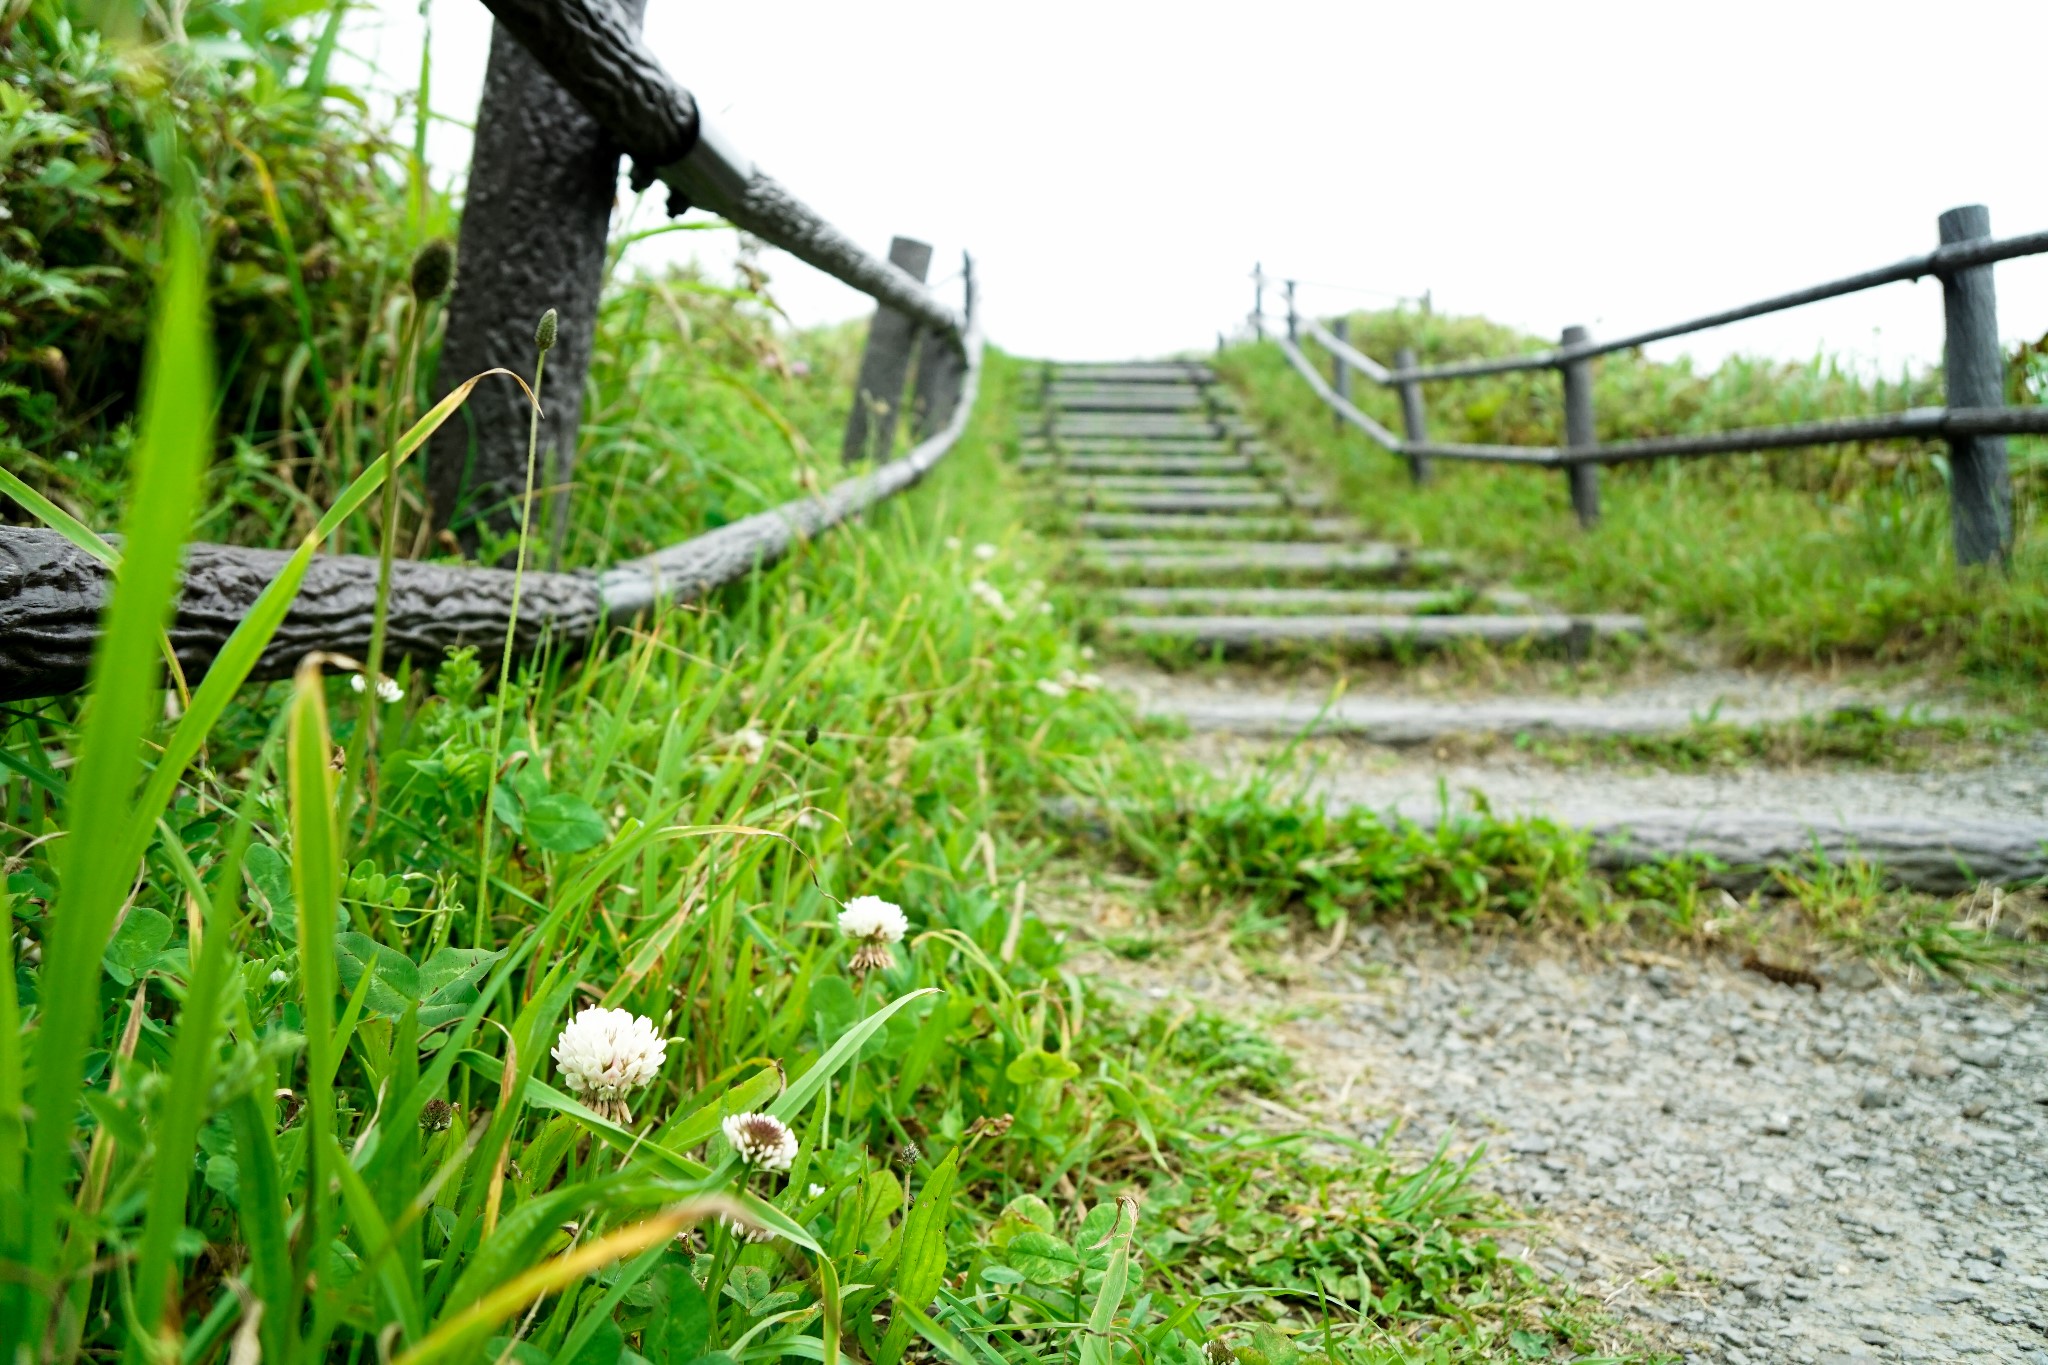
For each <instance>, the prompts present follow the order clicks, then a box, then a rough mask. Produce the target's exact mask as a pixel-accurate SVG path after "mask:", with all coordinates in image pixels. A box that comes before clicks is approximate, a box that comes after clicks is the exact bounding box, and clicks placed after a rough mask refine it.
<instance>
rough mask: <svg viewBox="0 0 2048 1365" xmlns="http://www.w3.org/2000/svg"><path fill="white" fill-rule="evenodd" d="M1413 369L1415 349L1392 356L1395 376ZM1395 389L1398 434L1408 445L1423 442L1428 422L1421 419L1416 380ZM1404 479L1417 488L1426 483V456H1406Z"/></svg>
mask: <svg viewBox="0 0 2048 1365" xmlns="http://www.w3.org/2000/svg"><path fill="white" fill-rule="evenodd" d="M1414 368H1415V348H1414V347H1413V346H1403V347H1402V348H1401V349H1400V350H1398V351H1396V352H1394V369H1395V371H1396V372H1397V373H1403V372H1406V371H1408V370H1412V369H1414ZM1399 387H1400V390H1401V434H1402V435H1403V436H1404V437H1406V438H1407V439H1409V440H1411V441H1427V440H1428V439H1429V418H1428V417H1427V415H1425V413H1424V411H1423V407H1422V382H1421V381H1420V380H1416V379H1404V380H1402V381H1401V382H1400V386H1399ZM1408 477H1409V478H1410V479H1412V480H1413V481H1414V482H1415V483H1416V484H1417V485H1418V486H1419V485H1421V484H1425V483H1428V482H1429V457H1428V456H1426V455H1410V456H1409V457H1408Z"/></svg>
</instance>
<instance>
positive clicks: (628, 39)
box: [484, 0, 699, 169]
mask: <svg viewBox="0 0 2048 1365" xmlns="http://www.w3.org/2000/svg"><path fill="white" fill-rule="evenodd" d="M484 3H485V5H486V6H487V7H488V8H489V9H490V11H491V14H492V15H493V17H495V18H496V19H497V21H498V25H499V26H500V27H502V28H504V29H506V30H508V31H509V32H510V34H511V35H512V36H513V37H515V38H517V39H518V40H519V42H520V44H521V46H523V47H524V48H525V49H526V51H528V52H530V53H532V54H533V55H534V56H535V57H536V58H538V59H539V62H540V64H541V65H542V66H543V67H545V68H546V70H547V73H548V75H550V76H552V77H553V78H554V81H555V83H556V84H557V85H558V86H560V87H561V88H562V89H563V90H565V91H567V92H568V93H569V94H570V95H572V96H573V97H574V98H575V99H576V101H577V103H579V104H580V105H581V106H582V107H583V108H584V109H585V110H587V111H589V114H590V116H591V117H592V118H593V119H595V121H596V122H598V123H599V124H602V125H603V126H604V128H605V129H606V131H608V132H609V133H610V134H611V135H612V138H613V140H614V141H615V142H616V143H617V144H618V145H619V146H620V147H622V148H624V149H625V151H626V152H627V153H628V154H630V155H631V156H632V157H633V159H634V160H635V161H637V162H639V163H640V164H641V166H642V168H643V169H645V168H652V167H657V166H666V165H670V164H673V163H675V162H678V161H681V160H682V159H683V157H684V156H686V155H687V154H688V153H689V151H690V149H691V148H692V147H694V146H696V144H697V133H698V126H699V125H698V115H697V101H696V100H695V99H694V98H692V97H691V95H690V92H689V91H687V90H685V89H683V87H682V86H681V85H679V84H677V82H676V80H675V78H674V77H673V76H670V75H669V74H668V72H667V71H666V70H664V69H663V68H662V65H661V63H660V62H659V61H657V60H656V59H655V56H654V54H653V53H652V52H650V51H648V49H647V47H646V45H645V44H644V43H642V42H641V41H640V10H641V9H642V8H643V7H644V5H645V0H640V2H639V3H638V4H634V5H632V6H631V7H630V9H628V8H625V7H622V4H621V0H484ZM496 55H497V48H496V43H495V40H494V42H493V45H492V57H493V58H494V59H495V58H496ZM487 79H488V78H487Z"/></svg>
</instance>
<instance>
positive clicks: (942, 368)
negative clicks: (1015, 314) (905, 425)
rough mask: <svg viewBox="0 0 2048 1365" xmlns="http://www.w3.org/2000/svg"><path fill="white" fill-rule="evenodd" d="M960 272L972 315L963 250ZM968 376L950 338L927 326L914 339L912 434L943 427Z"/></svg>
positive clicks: (970, 278)
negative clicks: (914, 373) (914, 378)
mask: <svg viewBox="0 0 2048 1365" xmlns="http://www.w3.org/2000/svg"><path fill="white" fill-rule="evenodd" d="M960 275H961V279H962V280H963V281H964V282H965V287H966V291H967V311H966V312H965V313H964V314H963V316H965V317H973V316H974V258H973V257H972V256H969V255H967V254H966V253H965V252H962V253H961V255H960ZM966 377H967V358H966V356H965V355H964V354H963V353H962V352H961V351H960V350H959V349H958V348H957V347H956V346H955V345H954V343H953V341H952V339H951V338H949V337H943V336H940V335H939V334H938V333H937V332H934V331H931V330H930V329H929V328H927V329H925V330H924V331H922V332H920V333H919V334H918V338H917V378H916V380H915V381H914V387H913V389H912V392H911V399H910V408H911V413H912V417H911V423H912V425H911V435H912V436H914V437H916V438H917V439H918V440H920V441H922V440H925V439H926V438H928V437H930V436H931V435H933V434H934V433H936V432H938V431H941V430H943V429H944V428H945V425H946V423H948V422H950V421H952V420H953V410H954V409H955V408H957V407H959V406H960V384H961V381H962V380H964V379H965V378H966Z"/></svg>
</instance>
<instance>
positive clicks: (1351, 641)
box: [1103, 614, 1643, 650]
mask: <svg viewBox="0 0 2048 1365" xmlns="http://www.w3.org/2000/svg"><path fill="white" fill-rule="evenodd" d="M1103 630H1104V631H1105V633H1107V634H1111V635H1120V636H1144V637H1150V638H1155V639H1162V638H1163V639H1184V640H1189V641H1192V642H1193V643H1196V644H1200V645H1210V646H1222V647H1224V648H1226V649H1233V648H1235V649H1242V648H1249V647H1252V646H1257V645H1318V644H1332V645H1347V646H1351V647H1353V648H1357V649H1368V650H1387V649H1392V648H1395V647H1397V646H1401V645H1406V646H1409V647H1411V648H1423V649H1427V648H1440V647H1442V646H1444V645H1449V644H1455V643H1459V642H1461V641H1466V640H1476V641H1479V642H1481V643H1483V644H1490V645H1506V644H1522V643H1525V642H1538V643H1556V644H1565V645H1569V646H1572V647H1573V648H1574V649H1578V648H1583V647H1584V646H1585V645H1588V644H1590V643H1591V642H1592V641H1593V640H1596V639H1603V638H1608V637H1612V636H1617V635H1640V634H1642V633H1643V619H1642V618H1641V617H1640V616H1561V615H1551V614H1545V615H1540V616H1538V615H1530V616H1387V615H1374V616H1112V617H1110V618H1109V619H1108V620H1107V621H1105V622H1103Z"/></svg>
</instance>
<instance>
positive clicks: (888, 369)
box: [845, 237, 932, 464]
mask: <svg viewBox="0 0 2048 1365" xmlns="http://www.w3.org/2000/svg"><path fill="white" fill-rule="evenodd" d="M889 261H890V264H892V265H897V266H901V267H902V268H903V269H904V270H906V271H908V272H909V273H910V275H911V276H912V277H913V278H915V279H917V280H919V281H922V280H923V279H924V277H925V274H926V272H927V271H929V270H930V269H931V266H932V249H931V246H930V244H928V243H925V242H920V241H915V240H913V239H912V238H909V237H896V238H892V239H891V240H890V242H889ZM916 344H917V324H916V323H914V322H912V321H911V320H910V319H909V318H908V317H906V316H904V315H903V314H902V313H899V312H897V311H896V310H895V309H894V308H891V307H889V306H888V305H887V304H879V305H877V306H876V308H875V317H874V320H873V321H872V322H870V323H869V324H868V344H867V349H865V350H864V351H862V352H861V356H860V380H859V382H858V383H857V384H856V385H855V386H854V391H853V411H851V412H849V413H848V414H847V415H846V449H845V457H846V463H848V464H854V463H856V462H857V461H860V460H865V459H869V458H873V459H877V460H886V459H887V458H888V457H889V451H890V450H891V448H892V447H893V444H894V442H895V439H896V410H897V409H898V408H899V407H901V406H902V404H903V381H904V380H905V379H907V378H909V376H910V353H911V350H912V348H913V347H915V346H916Z"/></svg>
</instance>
